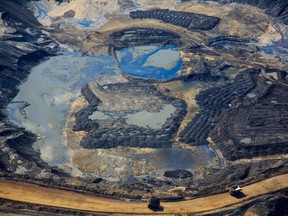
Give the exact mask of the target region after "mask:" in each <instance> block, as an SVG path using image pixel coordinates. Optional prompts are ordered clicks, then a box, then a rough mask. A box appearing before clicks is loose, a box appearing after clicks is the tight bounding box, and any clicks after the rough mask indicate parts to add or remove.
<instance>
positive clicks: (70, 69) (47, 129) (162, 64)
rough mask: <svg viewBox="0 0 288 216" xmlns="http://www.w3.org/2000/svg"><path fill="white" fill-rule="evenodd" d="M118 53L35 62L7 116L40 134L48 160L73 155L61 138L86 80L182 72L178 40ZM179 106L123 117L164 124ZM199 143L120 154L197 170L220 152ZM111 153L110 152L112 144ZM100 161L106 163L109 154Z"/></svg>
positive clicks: (142, 124) (40, 145)
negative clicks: (69, 114)
mask: <svg viewBox="0 0 288 216" xmlns="http://www.w3.org/2000/svg"><path fill="white" fill-rule="evenodd" d="M116 56H117V60H116V59H114V58H113V57H111V56H84V55H83V54H82V53H63V54H62V55H59V56H56V57H51V58H49V59H48V60H47V61H44V62H42V63H40V64H39V65H38V66H36V67H34V68H33V69H32V71H31V74H30V76H29V77H28V79H27V81H26V82H24V83H23V84H22V85H20V86H19V90H20V91H19V94H18V95H17V96H16V97H15V98H14V100H13V101H12V102H11V103H10V104H9V106H8V117H9V119H10V121H12V122H13V123H14V124H16V125H19V126H21V127H25V128H26V129H27V130H29V131H32V132H33V133H34V134H36V135H37V137H38V139H37V141H36V143H34V148H35V149H36V150H39V151H40V153H41V158H42V159H43V160H44V161H46V162H47V163H49V164H52V165H61V164H65V163H69V161H70V160H69V159H71V158H69V157H70V156H68V153H67V152H68V150H67V146H66V145H64V144H63V142H62V140H61V137H62V131H63V127H64V125H65V120H66V117H67V113H68V110H69V108H70V103H71V102H72V101H73V100H75V99H76V98H77V97H78V96H80V94H81V93H80V92H81V88H82V87H83V86H84V85H85V84H87V82H89V81H96V82H98V84H100V85H102V84H103V85H104V84H107V83H105V82H104V81H105V80H109V79H110V80H114V82H115V80H116V82H117V80H121V78H122V79H123V75H122V73H123V72H124V73H126V74H128V75H130V76H135V77H138V78H144V79H154V80H159V81H161V80H169V79H171V78H174V77H176V76H178V74H179V72H180V70H181V66H182V60H181V57H180V53H179V51H178V50H177V49H176V48H175V47H173V46H165V47H160V46H141V47H134V48H127V49H122V50H119V51H117V52H116ZM117 61H118V62H117ZM119 66H120V67H119ZM107 77H108V78H107ZM103 80H104V81H103ZM174 112H175V107H173V106H172V105H165V106H163V107H162V109H161V110H160V111H159V112H156V113H150V112H147V111H145V110H143V111H137V112H134V113H131V114H125V116H122V118H124V119H125V121H126V123H127V124H131V125H136V126H138V127H149V128H150V129H159V128H161V127H162V125H163V124H164V123H165V121H166V120H167V118H169V116H171V114H172V113H174ZM112 114H113V113H112ZM112 114H111V113H101V112H99V111H96V112H95V113H93V114H92V115H91V116H90V117H89V118H90V119H93V120H103V119H107V118H114V117H113V115H112ZM111 115H112V116H111ZM115 115H116V114H115ZM116 117H117V116H116ZM81 148H82V147H81V146H80V145H79V149H81ZM195 149H196V150H195V151H192V150H187V149H181V148H179V147H172V148H168V149H157V150H152V153H149V154H142V153H140V152H139V153H140V154H137V153H135V155H126V156H125V155H122V156H121V157H127V158H131V159H132V158H133V160H134V162H133V163H137V161H138V162H139V163H140V162H141V161H143V160H145V161H147V163H149V164H150V166H152V167H154V169H156V170H158V169H159V171H161V172H163V171H164V170H166V169H167V170H173V169H178V168H185V169H190V170H194V169H197V168H198V167H201V166H203V165H209V164H212V163H213V161H214V158H215V155H214V154H213V152H212V151H211V150H210V149H209V148H207V146H206V147H205V146H204V147H203V146H202V147H195ZM85 151H86V150H85ZM87 151H89V150H87ZM103 151H104V149H103ZM110 152H111V151H110ZM106 153H107V154H109V150H107V152H106ZM74 154H77V151H76V152H74ZM79 154H80V153H79ZM98 157H100V156H98ZM115 158H116V157H115ZM99 159H100V158H99ZM115 160H116V159H115ZM91 161H93V160H91ZM97 163H98V162H97ZM101 163H103V164H106V165H107V163H106V162H105V160H104V159H103V161H102V160H101ZM115 164H117V163H115ZM95 166H96V165H95ZM114 168H116V167H114ZM114 168H112V169H114ZM107 169H108V168H107ZM109 169H111V167H110V168H109ZM99 175H100V176H101V173H100V174H99Z"/></svg>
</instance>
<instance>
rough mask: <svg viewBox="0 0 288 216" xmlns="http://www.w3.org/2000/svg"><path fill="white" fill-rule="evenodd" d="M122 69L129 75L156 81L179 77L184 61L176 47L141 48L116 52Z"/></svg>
mask: <svg viewBox="0 0 288 216" xmlns="http://www.w3.org/2000/svg"><path fill="white" fill-rule="evenodd" d="M116 55H117V58H118V60H119V62H120V68H121V69H122V70H123V71H124V72H125V73H127V74H128V75H131V76H135V77H139V78H145V79H155V80H169V79H172V78H174V77H176V76H178V74H179V72H180V70H181V67H182V59H181V56H180V53H179V51H178V50H177V48H176V47H175V46H164V47H161V46H139V47H132V48H125V49H122V50H120V51H117V52H116Z"/></svg>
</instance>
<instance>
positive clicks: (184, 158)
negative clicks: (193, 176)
mask: <svg viewBox="0 0 288 216" xmlns="http://www.w3.org/2000/svg"><path fill="white" fill-rule="evenodd" d="M215 157H216V155H215V154H214V152H212V151H211V149H209V147H208V146H207V145H203V146H197V147H195V148H194V150H191V149H181V148H178V147H172V148H166V149H157V150H155V151H154V152H153V153H149V154H143V155H137V156H136V157H135V158H136V160H143V159H145V160H148V161H149V162H150V164H151V165H152V166H153V167H155V168H156V169H157V170H158V171H159V172H160V173H161V172H162V173H163V172H165V171H166V170H176V169H188V170H196V169H198V168H199V167H201V166H205V165H211V164H212V163H213V162H214V158H215Z"/></svg>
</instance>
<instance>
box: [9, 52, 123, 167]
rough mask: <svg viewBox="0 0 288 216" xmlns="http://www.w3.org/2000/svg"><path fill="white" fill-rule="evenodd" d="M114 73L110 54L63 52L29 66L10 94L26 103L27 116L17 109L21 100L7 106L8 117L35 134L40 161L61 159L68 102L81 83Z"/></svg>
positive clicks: (62, 156) (57, 162)
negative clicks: (24, 78) (14, 91)
mask: <svg viewBox="0 0 288 216" xmlns="http://www.w3.org/2000/svg"><path fill="white" fill-rule="evenodd" d="M118 73H119V71H118V68H117V66H116V62H115V60H114V59H113V58H112V57H110V56H105V57H100V56H98V57H96V56H82V54H81V53H73V54H71V53H66V54H65V55H62V56H56V57H52V58H50V59H49V60H47V61H45V62H43V63H41V64H39V65H38V66H36V67H35V68H33V70H32V72H31V74H30V76H29V78H28V80H27V81H26V82H25V83H23V84H22V85H21V86H20V87H19V88H20V92H19V94H18V95H17V96H16V97H15V98H14V101H24V102H28V103H29V104H30V106H28V107H26V108H25V109H24V110H25V113H26V116H27V117H25V116H24V115H23V113H21V112H19V107H20V106H21V103H22V102H19V103H11V104H10V105H9V106H8V112H9V116H8V117H9V119H10V120H11V121H12V122H14V123H15V124H18V125H19V126H22V127H25V128H27V129H28V130H30V131H32V132H33V133H35V134H37V135H38V136H39V140H38V141H37V142H36V143H35V144H34V147H35V148H36V149H39V150H40V152H41V157H42V159H43V160H44V161H46V162H48V163H51V164H60V163H64V162H65V161H66V160H67V155H66V150H65V147H64V146H63V145H62V144H61V132H62V126H63V121H64V120H65V117H66V113H67V110H68V108H69V104H70V102H71V101H72V100H73V99H75V98H76V97H78V96H79V95H80V89H81V87H82V86H83V85H84V84H86V83H87V82H88V81H90V80H97V79H98V78H101V76H105V75H107V74H108V75H115V74H118Z"/></svg>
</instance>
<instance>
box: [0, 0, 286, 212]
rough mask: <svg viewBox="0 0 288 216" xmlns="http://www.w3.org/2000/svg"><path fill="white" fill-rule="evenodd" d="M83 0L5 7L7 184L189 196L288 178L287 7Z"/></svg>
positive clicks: (0, 164) (1, 86)
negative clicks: (278, 176)
mask: <svg viewBox="0 0 288 216" xmlns="http://www.w3.org/2000/svg"><path fill="white" fill-rule="evenodd" d="M81 2H82V3H81V4H80V3H77V2H76V1H45V0H41V1H23V2H22V1H17V0H13V1H4V2H3V3H1V4H0V17H1V19H0V43H1V46H0V56H1V58H0V72H1V77H0V179H1V180H6V181H18V182H27V183H32V184H36V185H42V186H43V185H45V187H53V188H65V189H69V190H73V191H81V192H82V193H89V194H97V195H101V196H106V197H112V198H119V199H131V200H137V201H140V200H145V199H148V198H150V197H152V196H156V197H159V198H160V199H162V200H166V201H167V200H170V201H175V200H177V201H179V200H183V199H190V198H195V197H201V196H208V195H211V194H215V193H220V192H223V191H225V190H227V188H229V187H230V186H232V185H235V184H240V185H244V186H245V185H247V184H251V183H253V182H257V181H260V180H263V179H266V178H269V177H273V176H276V175H280V174H284V173H287V169H288V168H287V162H288V156H287V154H288V135H287V134H288V91H287V88H288V72H287V71H288V68H287V67H288V65H287V64H288V63H287V53H288V51H287V47H288V42H287V41H288V39H287V33H288V26H287V25H288V23H287V11H288V4H287V3H286V2H285V1H280V0H277V1H275V2H274V3H270V2H269V1H249V0H245V1H241V0H234V1H204V2H203V1H201V2H196V1H180V0H179V1H172V0H171V1H170V0H169V1H165V2H157V3H156V1H152V0H145V1H137V0H134V1H129V0H122V1H118V3H115V2H108V1H93V2H94V4H91V5H90V3H89V1H84V0H83V1H81ZM79 4H80V5H79ZM91 8H92V9H93V10H92V9H91ZM268 196H270V195H267V197H268ZM267 197H264V196H261V197H258V198H255V200H254V201H253V202H254V203H250V204H249V205H246V204H247V203H245V204H243V205H241V208H240V209H239V212H242V213H243V212H249V211H252V210H253V209H254V210H255V209H256V210H257V211H258V210H259V209H258V207H259V205H266V206H272V207H271V211H272V210H273V209H274V210H275V212H277V211H279V209H278V210H277V204H275V203H277V202H278V201H279V200H280V201H279V202H282V201H281V200H286V199H287V192H286V195H285V191H284V192H283V191H280V192H279V193H277V197H276V198H277V199H276V198H275V200H273V201H271V202H270V201H269V202H268V201H267V200H268V198H267ZM266 198H267V199H266ZM269 199H270V198H269ZM274 202H275V203H274ZM7 203H8V205H9V202H8V201H7V200H5V201H4V200H3V202H1V200H0V207H1V206H4V207H3V208H4V209H6V207H5V205H6V204H7ZM15 206H17V205H15ZM19 206H20V207H19V208H23V209H26V210H27V209H29V208H30V207H31V206H29V205H28V204H27V205H25V204H21V205H20V204H19ZM3 208H2V207H1V208H0V212H1V211H2V209H3ZM251 208H252V210H251ZM7 209H8V210H7V212H9V211H10V210H9V208H7ZM10 209H11V207H10ZM40 209H41V208H40ZM40 209H38V210H37V211H38V213H39V212H41V210H40ZM256 210H255V211H256ZM274 210H273V211H274ZM5 211H6V210H5ZM29 211H30V210H29ZM45 211H46V212H47V211H48V212H49V211H50V212H51V211H52V212H54V213H55V210H53V208H52V210H51V209H50V210H49V209H48V210H47V209H46V210H43V212H45ZM219 211H220V212H221V213H225V212H226V213H231V214H232V213H233V210H231V209H230V210H229V209H226V210H223V211H222V210H219ZM259 211H260V210H259ZM267 211H268V210H267ZM31 212H33V211H31ZM63 212H64V211H63ZM74 213H75V212H74ZM76 213H77V211H76ZM78 213H79V212H78ZM207 214H208V213H207ZM235 214H237V213H235ZM239 214H240V213H239ZM280 215H281V214H280Z"/></svg>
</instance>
